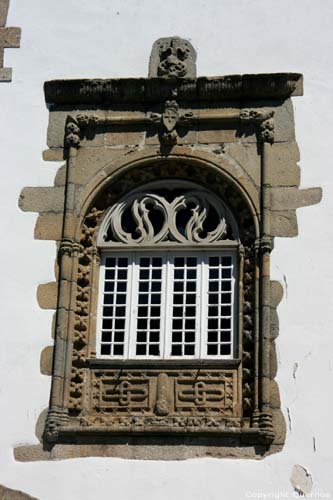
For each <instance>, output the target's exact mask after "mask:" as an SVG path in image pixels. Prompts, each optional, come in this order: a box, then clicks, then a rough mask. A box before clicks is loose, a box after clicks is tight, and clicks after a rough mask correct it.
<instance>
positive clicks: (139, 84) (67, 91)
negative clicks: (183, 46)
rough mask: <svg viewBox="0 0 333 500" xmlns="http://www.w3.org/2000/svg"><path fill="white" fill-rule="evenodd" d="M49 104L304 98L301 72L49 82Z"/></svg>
mask: <svg viewBox="0 0 333 500" xmlns="http://www.w3.org/2000/svg"><path fill="white" fill-rule="evenodd" d="M44 93H45V100H46V102H47V103H48V104H70V105H74V104H81V105H83V104H90V105H102V106H110V105H113V104H130V103H131V104H133V103H142V102H143V101H144V102H147V103H153V102H157V103H159V102H161V101H165V100H166V99H170V98H172V93H174V94H176V95H174V96H173V97H177V99H178V100H179V101H186V102H193V101H200V102H209V101H210V102H214V101H231V100H235V101H237V100H239V101H245V100H252V99H287V98H288V97H291V96H300V95H303V76H302V75H301V74H300V73H267V74H266V73H263V74H258V75H229V76H218V77H204V76H201V77H198V78H196V79H177V78H169V79H164V78H119V79H105V80H102V79H95V80H85V79H82V80H51V81H49V82H45V84H44Z"/></svg>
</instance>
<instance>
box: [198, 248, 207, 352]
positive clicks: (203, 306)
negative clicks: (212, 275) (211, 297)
mask: <svg viewBox="0 0 333 500" xmlns="http://www.w3.org/2000/svg"><path fill="white" fill-rule="evenodd" d="M200 270H201V272H200V274H201V288H200V290H201V294H200V313H199V314H200V316H199V317H200V340H199V342H200V352H199V358H205V357H206V354H207V322H208V319H207V318H208V292H207V290H208V289H207V283H208V256H207V254H206V253H203V254H202V259H201V265H200Z"/></svg>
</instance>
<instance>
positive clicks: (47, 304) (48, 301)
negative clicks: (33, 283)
mask: <svg viewBox="0 0 333 500" xmlns="http://www.w3.org/2000/svg"><path fill="white" fill-rule="evenodd" d="M57 296H58V283H57V282H56V281H52V282H50V283H43V284H42V285H39V286H38V288H37V302H38V305H39V307H41V308H42V309H56V308H57Z"/></svg>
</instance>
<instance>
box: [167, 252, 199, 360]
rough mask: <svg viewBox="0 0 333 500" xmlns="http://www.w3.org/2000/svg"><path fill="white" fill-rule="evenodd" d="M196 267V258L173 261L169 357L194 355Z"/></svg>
mask: <svg viewBox="0 0 333 500" xmlns="http://www.w3.org/2000/svg"><path fill="white" fill-rule="evenodd" d="M198 266H200V264H198V259H197V257H187V258H185V257H175V259H174V270H173V276H172V280H173V296H172V334H171V356H194V354H195V342H196V336H197V337H198V334H197V332H196V320H197V314H198V311H197V307H196V300H197V280H198ZM185 304H186V305H185ZM196 334H197V335H196Z"/></svg>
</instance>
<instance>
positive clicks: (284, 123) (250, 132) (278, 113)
mask: <svg viewBox="0 0 333 500" xmlns="http://www.w3.org/2000/svg"><path fill="white" fill-rule="evenodd" d="M243 108H244V109H248V108H250V109H257V110H260V111H272V110H273V111H274V117H273V118H274V143H278V142H294V141H295V130H294V111H293V105H292V102H291V100H290V99H286V100H285V101H284V102H283V103H282V104H280V103H279V105H277V102H276V101H271V102H269V101H267V102H263V103H262V105H260V101H248V102H244V104H243ZM243 132H244V134H243V136H242V141H243V142H257V136H256V133H255V126H253V125H251V126H249V127H244V128H243Z"/></svg>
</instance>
